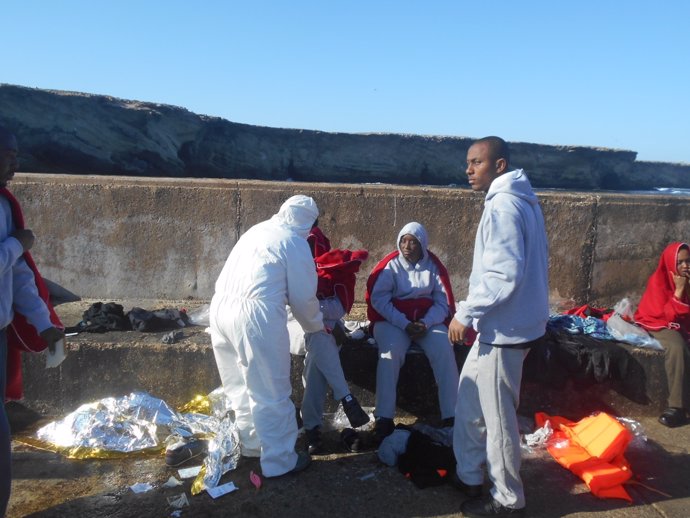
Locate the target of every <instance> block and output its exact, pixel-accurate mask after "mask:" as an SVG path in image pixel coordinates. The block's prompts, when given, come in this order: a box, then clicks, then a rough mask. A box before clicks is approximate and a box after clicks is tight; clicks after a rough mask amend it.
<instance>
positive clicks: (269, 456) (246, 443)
mask: <svg viewBox="0 0 690 518" xmlns="http://www.w3.org/2000/svg"><path fill="white" fill-rule="evenodd" d="M278 316H280V310H278V311H276V310H275V309H272V308H268V307H266V306H265V305H263V304H262V303H261V302H259V301H248V300H243V301H233V300H231V299H229V298H228V299H224V298H222V297H217V296H216V297H214V298H213V300H212V302H211V308H210V321H211V342H212V344H213V352H214V354H215V357H216V364H217V365H218V372H219V374H220V378H221V380H222V382H223V389H224V391H225V394H226V395H227V397H228V399H229V400H230V403H231V405H232V408H233V410H234V411H235V417H236V422H237V427H238V431H239V435H240V443H241V450H242V454H243V455H245V456H257V455H258V456H260V462H261V471H262V473H263V475H264V476H266V477H275V476H279V475H283V474H285V473H287V472H288V471H291V470H292V469H293V468H294V467H295V465H296V463H297V453H296V452H295V443H296V441H297V422H296V420H295V406H294V405H293V403H292V400H291V399H290V394H291V392H292V385H291V383H290V345H289V339H288V334H287V326H286V317H285V310H284V308H283V311H282V322H281V319H280V318H277V317H278Z"/></svg>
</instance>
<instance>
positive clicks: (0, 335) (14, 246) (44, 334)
mask: <svg viewBox="0 0 690 518" xmlns="http://www.w3.org/2000/svg"><path fill="white" fill-rule="evenodd" d="M17 151H18V149H17V139H16V137H15V136H14V134H12V133H11V132H10V131H9V130H7V129H5V128H2V127H0V208H1V210H2V214H1V216H0V272H2V273H0V517H2V516H5V513H6V511H7V505H8V503H9V500H10V489H11V486H12V472H11V464H12V453H11V436H10V426H9V421H8V419H7V413H6V410H5V401H6V399H20V398H21V397H22V389H21V354H20V351H21V350H30V351H39V350H42V349H45V348H46V347H48V348H50V350H51V351H52V350H54V348H55V343H56V342H58V341H59V340H61V339H63V331H62V324H61V323H60V320H59V319H58V318H57V315H56V314H55V312H54V311H53V308H52V306H51V305H50V302H49V300H48V299H49V293H48V290H47V289H46V286H45V283H44V282H43V279H42V278H41V277H40V275H39V273H38V270H37V269H36V265H35V264H34V262H33V260H32V259H31V255H30V254H29V250H30V249H31V247H32V246H33V244H34V240H35V236H34V234H33V232H32V231H31V230H30V229H28V228H24V219H23V216H22V213H21V207H20V205H19V202H18V201H17V200H16V198H15V197H14V196H13V195H12V194H11V193H10V191H8V190H7V184H8V182H9V181H10V180H12V178H13V177H14V173H15V171H16V170H17Z"/></svg>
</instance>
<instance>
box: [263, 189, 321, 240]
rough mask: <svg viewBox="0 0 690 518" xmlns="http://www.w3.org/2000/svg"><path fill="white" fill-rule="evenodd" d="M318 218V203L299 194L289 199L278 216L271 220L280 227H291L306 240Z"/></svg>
mask: <svg viewBox="0 0 690 518" xmlns="http://www.w3.org/2000/svg"><path fill="white" fill-rule="evenodd" d="M318 217H319V208H318V207H317V206H316V202H315V201H314V200H313V199H312V198H310V197H309V196H304V195H303V194H297V195H295V196H292V197H291V198H288V199H287V200H286V201H285V203H283V204H282V205H281V206H280V210H279V211H278V214H275V215H274V216H273V217H272V218H271V219H272V220H273V221H274V222H275V223H278V224H279V225H283V226H286V227H289V228H290V229H291V230H293V231H294V232H296V233H297V234H299V235H300V236H302V237H304V238H305V239H306V238H307V236H308V235H309V231H310V230H311V227H312V225H313V224H314V222H315V221H316V218H318Z"/></svg>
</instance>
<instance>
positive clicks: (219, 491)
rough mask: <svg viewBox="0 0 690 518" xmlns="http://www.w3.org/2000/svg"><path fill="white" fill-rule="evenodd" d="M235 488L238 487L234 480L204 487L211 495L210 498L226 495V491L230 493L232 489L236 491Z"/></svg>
mask: <svg viewBox="0 0 690 518" xmlns="http://www.w3.org/2000/svg"><path fill="white" fill-rule="evenodd" d="M237 489H238V488H237V486H236V485H235V483H234V482H228V483H227V484H222V485H220V486H215V487H209V488H207V489H206V491H207V492H208V494H209V495H211V498H219V497H221V496H223V495H227V494H228V493H232V492H233V491H237Z"/></svg>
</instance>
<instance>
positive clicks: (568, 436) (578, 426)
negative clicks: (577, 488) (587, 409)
mask: <svg viewBox="0 0 690 518" xmlns="http://www.w3.org/2000/svg"><path fill="white" fill-rule="evenodd" d="M534 419H535V421H536V423H537V426H538V427H539V428H541V427H542V426H544V424H545V423H546V421H547V420H548V421H550V422H551V427H552V428H553V436H552V437H551V439H550V440H549V442H548V443H547V447H546V448H547V450H548V452H549V453H550V454H551V456H552V457H553V458H554V459H556V462H558V463H559V464H560V465H561V466H563V467H565V468H568V469H569V470H570V471H572V472H573V473H575V474H576V475H577V476H578V477H580V478H581V479H582V480H583V481H584V482H585V484H587V487H589V489H590V491H591V492H592V493H593V494H594V495H595V496H597V497H599V498H621V499H623V500H627V501H628V502H632V498H631V497H630V495H629V494H628V492H627V491H626V490H625V489H624V488H623V483H624V482H626V481H627V480H629V479H630V477H632V474H633V473H632V470H631V469H630V464H628V461H627V460H626V459H625V456H624V455H623V454H624V452H625V449H626V448H627V446H628V444H629V443H630V441H631V440H632V434H631V433H630V431H628V429H627V428H625V426H623V425H622V424H620V423H619V422H618V421H617V420H616V419H615V418H613V417H611V416H610V415H608V414H606V413H604V412H600V413H598V414H595V415H591V416H589V417H585V418H584V419H581V420H580V421H578V422H577V423H575V422H573V421H569V420H568V419H565V418H564V417H560V416H549V415H547V414H545V413H543V412H538V413H537V414H535V416H534Z"/></svg>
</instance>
